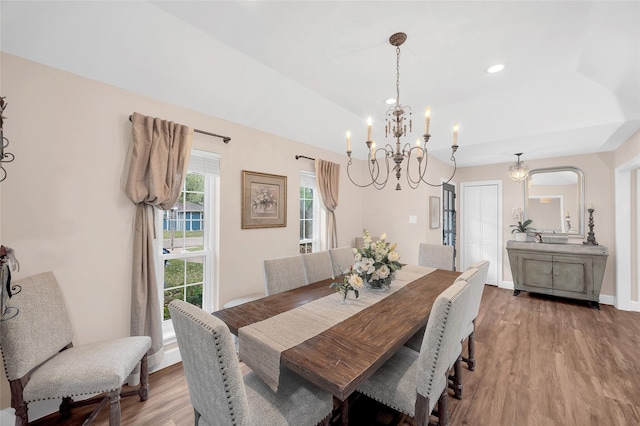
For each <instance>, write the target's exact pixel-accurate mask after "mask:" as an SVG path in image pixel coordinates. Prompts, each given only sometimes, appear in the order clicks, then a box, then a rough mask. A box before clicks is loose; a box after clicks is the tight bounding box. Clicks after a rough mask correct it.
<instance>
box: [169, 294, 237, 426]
mask: <svg viewBox="0 0 640 426" xmlns="http://www.w3.org/2000/svg"><path fill="white" fill-rule="evenodd" d="M174 308H175V309H176V310H177V311H179V312H180V313H181V314H183V315H184V316H186V317H187V318H188V319H190V320H192V321H193V322H195V323H196V324H198V325H200V326H201V327H203V328H204V329H205V330H207V331H209V332H211V333H213V340H214V344H215V347H216V356H217V358H218V364H219V365H220V371H221V374H222V376H223V377H224V378H223V382H224V391H225V394H226V397H227V405H228V407H229V415H230V416H231V421H232V422H233V425H234V426H235V425H237V423H236V415H235V412H234V404H233V397H232V395H231V390H230V389H229V385H228V383H227V379H226V372H225V368H226V367H225V365H224V361H223V359H222V354H221V350H222V343H221V342H220V335H219V334H218V331H217V330H215V329H213V328H211V327H210V326H209V325H207V324H204V323H203V322H202V321H200V320H199V319H197V318H195V317H194V316H193V315H191V314H189V313H187V312H185V311H183V310H182V309H180V308H177V307H176V306H174Z"/></svg>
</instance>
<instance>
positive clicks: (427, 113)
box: [424, 107, 431, 135]
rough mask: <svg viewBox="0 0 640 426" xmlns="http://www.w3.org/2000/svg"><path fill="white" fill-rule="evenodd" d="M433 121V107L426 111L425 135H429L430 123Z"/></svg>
mask: <svg viewBox="0 0 640 426" xmlns="http://www.w3.org/2000/svg"><path fill="white" fill-rule="evenodd" d="M430 121H431V107H427V109H426V110H424V133H425V135H428V134H429V122H430Z"/></svg>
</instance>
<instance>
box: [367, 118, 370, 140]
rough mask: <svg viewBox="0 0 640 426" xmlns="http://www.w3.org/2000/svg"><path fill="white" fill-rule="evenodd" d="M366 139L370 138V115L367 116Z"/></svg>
mask: <svg viewBox="0 0 640 426" xmlns="http://www.w3.org/2000/svg"><path fill="white" fill-rule="evenodd" d="M367 140H368V141H370V140H371V117H368V118H367Z"/></svg>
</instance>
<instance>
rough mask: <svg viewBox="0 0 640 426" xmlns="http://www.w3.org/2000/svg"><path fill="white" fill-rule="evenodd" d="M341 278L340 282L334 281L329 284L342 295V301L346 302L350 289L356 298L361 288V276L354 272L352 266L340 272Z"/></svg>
mask: <svg viewBox="0 0 640 426" xmlns="http://www.w3.org/2000/svg"><path fill="white" fill-rule="evenodd" d="M342 275H343V279H342V282H341V283H338V282H334V283H331V285H330V286H329V287H330V288H331V287H335V289H336V291H337V292H338V293H339V294H340V295H341V296H342V301H343V302H346V300H347V296H348V295H349V292H350V291H353V294H355V295H356V299H357V298H358V296H360V289H361V288H362V284H363V282H362V278H360V275H358V274H357V273H356V272H354V270H353V267H351V269H349V270H348V271H344V272H343V273H342Z"/></svg>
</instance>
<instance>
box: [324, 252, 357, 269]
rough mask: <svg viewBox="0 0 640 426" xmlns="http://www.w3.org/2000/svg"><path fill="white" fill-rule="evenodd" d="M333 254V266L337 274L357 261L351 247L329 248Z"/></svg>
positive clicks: (330, 253)
mask: <svg viewBox="0 0 640 426" xmlns="http://www.w3.org/2000/svg"><path fill="white" fill-rule="evenodd" d="M329 255H330V256H331V267H332V268H333V272H334V273H335V274H340V273H342V272H344V271H347V270H348V269H349V268H350V267H351V266H352V265H353V263H354V262H355V255H354V253H353V248H351V247H348V246H347V247H338V248H334V249H329Z"/></svg>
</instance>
